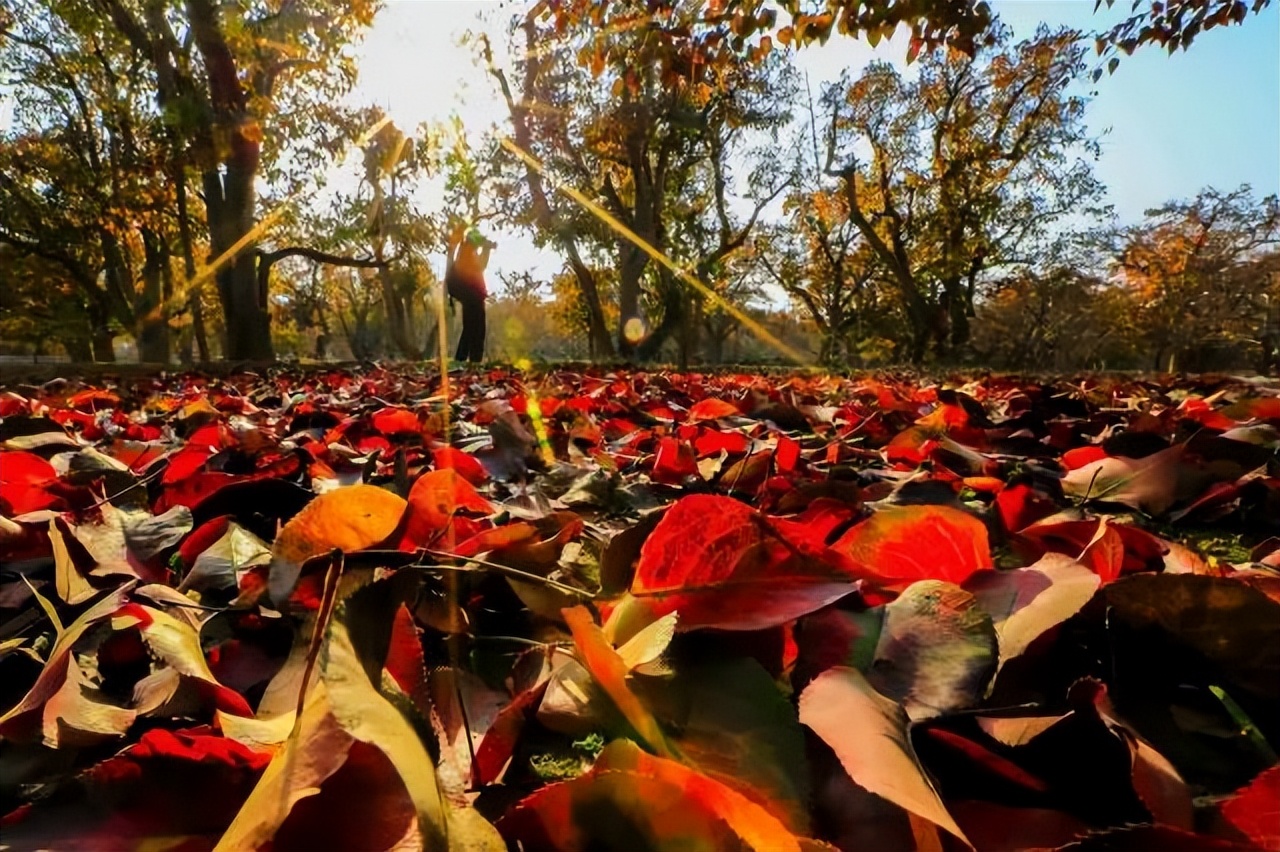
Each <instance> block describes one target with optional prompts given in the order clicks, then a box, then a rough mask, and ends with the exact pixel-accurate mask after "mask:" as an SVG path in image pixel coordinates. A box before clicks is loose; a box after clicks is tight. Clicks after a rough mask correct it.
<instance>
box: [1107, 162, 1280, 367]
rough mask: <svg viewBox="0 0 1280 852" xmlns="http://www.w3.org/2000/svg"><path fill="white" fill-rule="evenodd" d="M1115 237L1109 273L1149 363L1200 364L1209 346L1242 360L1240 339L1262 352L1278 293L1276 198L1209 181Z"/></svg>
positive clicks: (1205, 363) (1211, 351) (1208, 357)
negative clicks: (1127, 296) (1127, 300)
mask: <svg viewBox="0 0 1280 852" xmlns="http://www.w3.org/2000/svg"><path fill="white" fill-rule="evenodd" d="M1121 239H1122V243H1121V246H1120V248H1119V250H1118V252H1117V255H1116V260H1115V273H1116V275H1117V278H1118V279H1119V281H1120V282H1121V283H1122V284H1123V285H1124V286H1125V287H1126V288H1128V290H1129V291H1130V292H1131V293H1132V295H1133V298H1134V299H1135V303H1136V304H1135V307H1136V317H1137V319H1136V325H1137V326H1138V329H1139V333H1140V334H1141V335H1142V338H1143V341H1144V342H1145V344H1146V347H1147V351H1148V352H1150V353H1151V355H1152V359H1153V360H1152V363H1151V366H1152V368H1153V369H1162V368H1166V367H1167V368H1168V369H1169V370H1171V371H1172V370H1173V369H1175V368H1176V367H1181V368H1182V369H1192V370H1196V369H1206V368H1209V367H1212V366H1214V365H1215V350H1216V354H1217V355H1219V356H1221V355H1223V354H1224V352H1223V350H1227V352H1226V357H1227V360H1228V361H1231V360H1234V361H1236V363H1237V364H1238V363H1239V362H1240V361H1242V360H1244V359H1245V358H1247V357H1248V356H1247V355H1244V354H1243V353H1242V352H1241V349H1242V347H1247V348H1249V349H1252V353H1251V354H1252V356H1253V358H1254V359H1257V360H1259V361H1261V360H1263V359H1265V347H1264V346H1263V345H1262V344H1263V337H1264V334H1265V329H1264V328H1263V324H1264V322H1265V319H1266V317H1267V314H1268V310H1269V308H1270V307H1271V306H1272V305H1273V304H1277V303H1280V287H1278V282H1277V276H1276V273H1277V271H1278V270H1280V262H1278V261H1280V254H1277V251H1276V249H1277V246H1280V199H1278V198H1277V197H1276V196H1274V195H1272V196H1268V197H1266V198H1263V199H1261V200H1259V199H1258V198H1257V197H1256V196H1254V194H1253V192H1252V190H1251V189H1250V187H1248V186H1247V185H1246V186H1241V187H1239V188H1238V189H1235V190H1233V191H1230V192H1223V191H1220V190H1215V189H1205V190H1202V191H1201V192H1200V193H1199V194H1198V195H1197V196H1196V197H1195V198H1194V199H1191V200H1190V201H1175V202H1170V203H1168V204H1166V205H1164V206H1163V207H1160V208H1158V209H1156V210H1150V211H1148V212H1147V218H1146V221H1145V222H1144V223H1142V224H1141V225H1138V226H1136V227H1133V228H1130V229H1127V230H1126V231H1124V232H1122V234H1121ZM1254 347H1256V348H1254ZM1226 366H1234V364H1228V365H1226Z"/></svg>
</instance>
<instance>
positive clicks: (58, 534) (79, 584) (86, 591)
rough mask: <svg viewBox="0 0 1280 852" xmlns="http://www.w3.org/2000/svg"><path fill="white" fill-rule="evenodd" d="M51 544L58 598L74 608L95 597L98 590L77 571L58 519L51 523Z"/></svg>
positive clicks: (55, 587) (54, 583) (54, 585)
mask: <svg viewBox="0 0 1280 852" xmlns="http://www.w3.org/2000/svg"><path fill="white" fill-rule="evenodd" d="M49 544H51V545H52V546H53V572H54V573H53V587H54V589H55V590H57V592H58V597H60V598H62V599H63V600H64V601H66V602H67V603H69V604H72V605H73V606H74V605H75V604H80V603H84V602H85V601H87V600H88V599H89V598H91V597H93V596H94V594H95V592H96V589H94V588H93V586H90V585H89V581H88V580H86V579H85V578H84V575H82V574H81V573H80V572H79V571H78V570H76V565H75V562H74V561H73V560H72V558H71V552H70V551H69V550H68V549H67V541H66V539H65V538H63V533H62V528H61V526H60V525H59V524H58V520H57V519H56V518H55V519H53V520H51V521H49Z"/></svg>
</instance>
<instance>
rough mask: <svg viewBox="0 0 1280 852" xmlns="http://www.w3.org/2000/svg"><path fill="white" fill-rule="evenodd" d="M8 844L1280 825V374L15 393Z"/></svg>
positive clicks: (6, 702)
mask: <svg viewBox="0 0 1280 852" xmlns="http://www.w3.org/2000/svg"><path fill="white" fill-rule="evenodd" d="M0 447H2V448H3V451H2V452H0V713H2V714H3V715H2V716H0V737H2V738H3V739H2V741H0V813H2V814H4V816H3V817H2V818H0V819H2V821H0V848H6V849H15V850H27V849H55V850H92V852H111V850H141V849H146V850H182V852H195V850H209V849H217V850H227V852H231V850H264V852H265V850H271V852H285V850H295V849H297V850H316V849H325V850H359V852H366V850H367V852H382V850H415V849H427V850H445V849H448V850H472V849H475V850H489V849H493V850H501V849H504V848H509V849H524V850H598V849H616V850H626V852H634V851H635V850H645V849H653V850H713V849H715V850H718V849H750V850H758V851H759V852H775V850H820V849H831V848H836V849H842V850H887V852H894V850H922V852H926V851H927V852H933V851H934V850H943V849H946V850H962V849H966V848H973V849H976V850H992V851H993V852H995V851H996V850H1020V849H1060V848H1062V849H1078V850H1082V852H1084V851H1085V850H1139V851H1140V852H1146V850H1151V852H1157V850H1173V852H1178V850H1201V849H1203V850H1246V849H1266V850H1280V804H1278V803H1280V769H1278V768H1277V766H1276V762H1277V757H1276V753H1275V748H1276V747H1277V744H1280V455H1278V450H1280V389H1278V388H1277V387H1276V386H1275V385H1274V384H1272V385H1268V384H1266V383H1264V382H1259V383H1253V384H1250V383H1247V382H1244V381H1241V380H1230V379H1225V378H1224V379H1213V378H1201V379H1197V380H1172V379H1169V380H1157V379H1151V380H1134V379H1114V378H1085V379H1080V380H1076V381H1054V382H1048V381H1034V380H1027V379H1017V378H1010V377H999V376H986V377H981V378H972V377H952V378H949V379H931V380H926V379H922V378H910V377H894V376H879V377H854V378H847V377H836V376H825V375H824V376H819V375H808V374H795V375H775V376H759V375H740V374H714V375H712V374H707V375H699V374H677V373H670V372H641V371H622V370H617V371H608V370H604V369H600V370H595V371H591V370H588V371H568V370H563V371H551V372H544V373H539V374H536V375H535V374H530V373H521V372H516V371H509V370H503V369H495V370H491V371H488V372H483V373H467V374H463V373H454V374H452V375H451V376H450V377H449V380H448V382H447V383H442V381H441V377H440V376H439V374H438V373H434V372H431V371H429V370H424V369H421V368H396V369H391V368H367V369H363V370H349V369H332V370H328V371H325V370H312V371H300V370H289V369H281V370H278V371H271V372H266V373H262V374H252V373H240V374H234V375H231V376H228V377H221V378H211V377H203V376H198V375H166V376H160V377H149V378H141V377H134V378H126V379H121V380H119V381H111V380H105V379H104V380H99V381H98V382H97V384H96V385H94V386H88V385H85V384H82V383H78V382H73V381H63V380H58V381H54V382H50V383H48V384H45V385H41V386H26V385H13V386H10V387H9V388H7V389H6V390H5V391H4V392H3V393H0Z"/></svg>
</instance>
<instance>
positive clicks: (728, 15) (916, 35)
mask: <svg viewBox="0 0 1280 852" xmlns="http://www.w3.org/2000/svg"><path fill="white" fill-rule="evenodd" d="M1115 2H1116V0H1094V12H1095V13H1097V12H1098V10H1100V9H1101V8H1102V7H1103V5H1106V7H1107V8H1108V9H1110V8H1112V7H1113V6H1114V5H1115ZM1270 5H1271V0H1250V2H1245V0H1132V2H1131V6H1130V13H1129V15H1128V16H1127V17H1126V18H1124V19H1123V20H1122V21H1120V22H1119V23H1117V24H1115V25H1114V26H1113V27H1111V28H1110V29H1106V30H1103V31H1100V32H1097V33H1095V34H1094V38H1095V40H1096V43H1097V52H1098V54H1099V55H1105V56H1109V57H1110V60H1109V62H1108V67H1109V68H1110V70H1112V71H1114V70H1115V68H1116V65H1117V64H1118V63H1119V59H1118V58H1116V57H1115V55H1114V54H1115V53H1116V52H1117V51H1120V52H1123V53H1126V54H1131V53H1133V51H1134V50H1136V49H1138V48H1139V47H1142V46H1143V45H1149V44H1159V45H1161V46H1163V47H1165V48H1167V49H1168V50H1169V52H1170V53H1172V52H1173V51H1174V50H1176V49H1177V48H1178V47H1182V48H1183V49H1184V50H1185V49H1186V48H1187V47H1189V46H1190V45H1191V42H1192V41H1193V40H1194V39H1195V38H1196V36H1198V35H1199V34H1200V33H1201V32H1203V31H1205V30H1208V29H1212V28H1213V27H1215V26H1227V25H1230V24H1242V23H1244V21H1245V19H1246V18H1247V17H1248V15H1249V11H1250V9H1252V12H1253V13H1254V14H1257V13H1258V12H1261V11H1262V10H1263V9H1265V8H1266V7H1268V6H1270ZM540 6H543V7H545V8H546V9H547V10H548V11H549V13H550V14H551V15H553V16H554V19H555V24H556V27H557V29H559V30H563V29H565V28H567V27H571V26H573V25H574V24H575V23H576V22H578V21H582V20H588V19H589V20H590V21H591V22H592V24H593V26H595V27H596V28H598V29H601V30H610V29H615V28H625V29H635V28H637V27H643V28H644V29H645V30H646V31H647V32H648V33H650V34H651V35H652V36H653V37H655V38H658V39H661V40H662V41H663V42H665V43H666V44H667V45H668V46H669V47H670V49H671V50H672V51H673V53H674V54H675V55H676V56H677V57H678V58H679V61H678V62H674V63H672V64H671V66H670V67H671V71H670V75H671V77H672V78H673V79H674V78H689V77H696V76H697V75H698V74H700V73H702V70H703V69H705V68H707V67H708V66H713V65H717V64H722V63H726V62H734V61H737V60H738V59H739V58H741V57H742V56H747V57H759V56H762V55H765V54H767V53H768V52H769V50H770V48H771V47H772V46H773V42H774V41H775V40H776V41H777V42H778V43H779V44H781V45H783V46H794V47H797V48H799V47H803V46H805V45H809V44H814V43H818V44H825V43H826V42H827V40H828V39H829V38H830V37H831V35H832V34H833V33H838V34H841V35H846V36H864V37H866V39H867V40H868V41H869V42H870V43H871V45H872V46H873V47H874V46H875V45H876V44H877V43H879V41H880V40H881V39H883V38H887V37H889V36H890V35H892V34H893V33H894V31H895V30H897V29H898V27H901V26H905V27H907V28H908V29H909V30H910V33H911V44H910V48H909V52H908V61H911V60H914V59H915V57H916V56H917V55H919V54H921V53H922V52H923V53H928V52H931V51H932V50H934V49H935V48H938V47H943V46H945V47H948V48H950V49H953V50H959V51H961V52H963V53H966V54H972V53H973V52H974V50H975V49H977V48H978V47H982V46H989V45H990V44H992V43H994V41H996V32H995V18H994V16H993V15H992V14H991V7H990V5H989V4H988V3H987V0H814V2H803V3H802V2H799V0H711V1H710V2H708V3H706V4H705V8H704V9H703V10H702V22H703V23H704V24H705V25H707V26H708V27H710V28H711V29H710V30H709V32H707V31H698V30H695V29H693V28H690V27H687V26H682V25H680V24H679V23H671V22H669V21H667V20H666V19H664V17H663V16H662V15H657V16H652V17H648V18H646V17H644V15H643V14H642V13H638V12H637V10H636V8H635V6H634V4H632V3H630V2H628V0H544V2H543V3H541V4H540ZM668 8H669V7H666V6H665V5H664V6H660V7H659V9H668ZM610 50H611V48H610V47H609V46H608V45H605V46H604V51H605V53H606V54H607V53H608V52H609V51H610ZM580 61H581V62H583V64H586V63H588V62H594V61H596V59H595V58H594V56H587V57H580ZM1101 73H1102V72H1101V69H1098V70H1097V71H1096V72H1095V75H1094V78H1095V79H1097V77H1099V76H1100V75H1101Z"/></svg>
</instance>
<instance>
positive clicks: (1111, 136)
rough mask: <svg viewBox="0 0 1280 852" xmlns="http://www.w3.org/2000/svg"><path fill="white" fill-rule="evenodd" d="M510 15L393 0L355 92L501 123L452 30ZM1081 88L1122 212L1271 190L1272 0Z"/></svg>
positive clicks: (549, 266) (1023, 30)
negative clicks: (1213, 191)
mask: <svg viewBox="0 0 1280 852" xmlns="http://www.w3.org/2000/svg"><path fill="white" fill-rule="evenodd" d="M503 5H506V4H503ZM1128 5H1129V4H1128V2H1127V0H1120V2H1118V3H1117V4H1116V9H1115V10H1114V11H1113V12H1112V13H1111V14H1110V16H1109V17H1108V15H1107V13H1106V12H1105V10H1104V12H1103V13H1101V14H1100V15H1099V16H1094V15H1093V14H1092V11H1093V0H997V2H995V3H993V8H994V9H995V11H996V12H997V14H999V15H1000V17H1001V19H1003V20H1004V21H1005V22H1006V23H1008V24H1009V25H1010V26H1012V27H1013V29H1014V33H1015V35H1017V36H1027V35H1031V34H1032V33H1033V32H1034V31H1035V28H1036V26H1037V25H1038V24H1039V23H1040V22H1042V21H1043V22H1045V23H1048V24H1050V25H1059V24H1062V25H1067V26H1073V27H1077V28H1082V29H1089V30H1093V29H1097V28H1098V27H1099V26H1101V25H1104V24H1105V23H1107V22H1108V21H1109V20H1114V19H1115V18H1116V17H1118V16H1119V14H1120V13H1121V11H1122V9H1121V7H1124V8H1128ZM509 14H510V12H509V6H508V8H507V9H505V10H504V9H501V8H500V4H499V3H498V2H456V1H455V2H437V0H390V2H389V3H388V4H387V7H386V8H385V9H384V10H383V11H382V12H381V13H380V15H379V17H378V18H377V20H376V21H375V23H374V26H373V29H372V30H371V32H370V33H369V34H368V36H367V38H366V40H365V42H364V44H363V45H362V46H361V48H360V51H359V58H360V69H361V76H360V83H359V86H358V88H357V91H356V92H355V93H354V94H353V99H354V100H356V101H359V102H363V103H369V102H372V103H377V104H380V105H382V106H383V107H384V108H386V109H387V110H388V111H389V112H390V114H391V116H392V118H394V119H395V120H396V122H397V123H398V124H399V125H400V126H402V127H413V126H415V125H416V124H417V123H418V122H420V121H424V120H431V119H444V118H446V117H447V116H448V115H449V113H450V112H453V111H456V112H458V113H459V115H461V116H462V118H463V120H464V121H465V122H466V123H467V125H468V127H469V128H471V129H473V130H475V131H476V132H479V131H480V130H481V129H482V128H484V127H486V126H488V125H490V124H492V123H495V122H498V123H500V122H502V121H503V119H504V117H505V113H504V110H503V107H502V105H501V103H500V101H499V98H498V96H497V94H496V93H495V92H494V91H493V90H492V88H491V87H490V85H489V83H488V80H487V79H486V78H485V76H484V74H483V73H482V72H481V71H480V70H479V69H477V68H475V67H474V66H473V65H472V62H471V56H470V53H469V51H468V50H467V49H465V48H462V47H459V46H457V45H456V43H455V41H456V39H457V37H458V35H460V34H461V33H462V32H463V31H465V30H467V29H473V30H487V31H489V32H492V33H494V34H495V35H496V34H498V33H501V31H502V23H503V22H504V21H505V19H506V17H507V16H508V15H509ZM494 41H495V45H498V44H500V43H501V42H503V39H502V38H500V37H496V38H495V39H494ZM905 52H906V39H905V38H903V37H900V36H899V37H895V38H894V39H891V40H889V41H886V42H882V43H881V44H880V45H879V47H878V48H877V49H875V50H872V49H871V48H870V47H869V45H867V44H866V43H865V42H860V41H857V40H853V39H841V38H837V37H833V38H832V39H831V41H829V42H828V43H827V44H826V45H825V46H821V47H811V48H805V49H804V50H802V51H800V52H799V53H798V54H797V55H796V61H797V63H798V64H799V65H800V66H801V67H803V68H804V69H805V70H807V71H808V72H809V76H810V79H811V81H812V83H813V85H814V87H815V90H816V88H817V87H818V85H819V82H820V81H822V80H826V79H831V78H833V77H835V76H837V75H838V74H839V73H840V71H841V70H842V69H843V68H846V67H848V68H850V69H851V70H852V71H854V73H856V72H857V70H858V69H859V68H861V67H862V66H864V65H866V64H867V63H868V62H869V61H871V59H873V58H882V59H889V60H893V61H901V60H902V59H903V58H904V57H905ZM1090 88H1094V89H1096V91H1097V96H1096V98H1095V99H1094V100H1093V102H1092V103H1091V105H1090V108H1089V112H1088V118H1087V120H1088V123H1089V126H1090V127H1091V129H1092V130H1093V131H1094V132H1095V133H1099V134H1101V133H1103V132H1104V131H1106V133H1105V135H1104V136H1103V140H1102V158H1101V160H1100V161H1099V163H1098V164H1097V173H1098V175H1099V177H1100V178H1101V179H1102V180H1103V182H1104V183H1106V185H1107V186H1108V188H1109V192H1110V201H1111V202H1112V203H1113V204H1114V205H1115V208H1116V212H1117V214H1118V216H1119V217H1120V219H1121V220H1122V221H1126V222H1132V221H1135V220H1137V219H1139V218H1140V217H1141V216H1142V212H1143V211H1144V210H1146V209H1148V208H1151V207H1155V206H1158V205H1160V204H1162V203H1164V202H1165V201H1168V200H1171V199H1178V198H1188V197H1190V196H1193V195H1194V194H1195V193H1196V192H1197V191H1198V190H1199V189H1201V188H1202V187H1205V186H1217V187H1224V188H1225V187H1235V186H1238V185H1239V184H1241V183H1250V184H1252V185H1253V187H1254V189H1255V191H1257V193H1258V194H1259V195H1266V194H1271V193H1280V7H1278V6H1276V5H1273V6H1272V7H1271V8H1269V9H1267V10H1265V11H1264V12H1263V13H1262V14H1261V15H1257V16H1251V17H1250V18H1249V20H1248V21H1246V22H1245V24H1244V25H1243V26H1239V27H1229V28H1215V29H1213V30H1210V31H1208V32H1206V33H1202V34H1201V35H1200V36H1199V37H1198V38H1197V39H1196V41H1195V43H1194V44H1193V45H1192V46H1191V49H1190V50H1189V51H1186V52H1178V53H1176V54H1174V55H1173V56H1170V55H1169V54H1168V53H1167V52H1165V51H1163V50H1161V49H1160V48H1159V47H1148V48H1145V49H1143V50H1140V51H1139V52H1138V53H1136V54H1135V55H1134V56H1131V57H1126V58H1124V59H1123V61H1122V62H1121V64H1120V67H1119V69H1118V70H1117V71H1116V73H1115V74H1114V75H1113V76H1110V77H1107V76H1104V77H1103V78H1102V80H1101V81H1099V83H1098V84H1097V85H1096V86H1093V87H1090ZM421 203H422V204H423V206H424V207H426V208H427V209H430V207H431V206H432V205H434V204H438V203H439V194H438V192H437V191H435V190H428V191H427V192H425V193H424V195H423V198H422V199H421ZM498 239H499V242H500V247H499V250H498V251H497V252H496V253H495V256H494V261H493V268H494V270H495V272H501V271H502V270H515V269H533V270H535V271H536V272H537V273H539V274H543V275H546V274H550V273H552V272H554V271H556V270H557V269H559V268H560V265H561V261H560V259H559V258H558V257H557V256H555V255H553V254H551V253H547V252H539V251H538V250H536V249H535V248H534V247H533V246H532V244H531V242H530V241H529V240H528V239H527V237H523V236H522V235H517V234H499V235H498Z"/></svg>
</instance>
